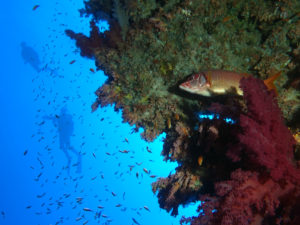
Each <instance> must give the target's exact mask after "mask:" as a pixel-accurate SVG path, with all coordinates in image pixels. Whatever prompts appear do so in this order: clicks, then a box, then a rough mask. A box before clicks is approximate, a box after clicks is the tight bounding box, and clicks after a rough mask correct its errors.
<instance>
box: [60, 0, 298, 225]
mask: <svg viewBox="0 0 300 225" xmlns="http://www.w3.org/2000/svg"><path fill="white" fill-rule="evenodd" d="M80 12H81V15H82V16H89V15H92V16H93V18H92V20H91V22H90V29H91V31H90V35H89V36H85V35H84V34H82V33H75V32H73V31H72V30H66V34H67V35H68V36H69V37H70V38H72V39H74V40H75V41H76V45H77V47H79V48H80V50H81V55H82V56H85V57H89V58H94V59H95V61H96V65H97V67H98V69H102V70H104V72H105V73H106V75H107V76H108V79H107V81H106V83H105V84H104V85H103V86H101V87H99V89H98V90H96V92H95V94H96V95H97V99H96V101H95V103H94V104H93V105H92V111H95V110H96V109H97V108H98V106H102V107H103V106H106V105H109V104H111V105H113V104H115V110H117V111H119V110H121V112H122V116H123V120H124V122H128V123H129V124H131V125H135V126H136V130H138V128H139V127H143V128H144V132H143V133H142V137H143V138H144V139H145V140H147V141H152V140H154V139H155V138H156V137H157V136H158V135H159V134H161V133H162V132H166V138H165V140H164V149H163V151H162V154H163V155H164V158H165V160H166V161H167V160H170V161H177V162H178V163H179V166H178V167H177V169H176V173H175V174H172V175H169V176H168V177H166V178H159V179H158V180H157V181H156V182H154V183H153V184H152V189H153V192H154V193H158V194H157V195H158V201H159V203H160V206H161V208H164V209H165V210H167V211H168V212H171V214H172V215H177V214H178V207H179V205H186V204H188V203H190V202H195V201H198V200H201V201H202V204H201V205H200V207H199V216H198V217H192V218H182V220H181V222H182V223H191V224H239V225H240V224H299V223H300V217H299V215H300V212H299V209H300V205H299V204H300V184H299V180H300V170H299V159H300V157H299V142H298V143H296V141H295V139H294V137H296V136H297V135H298V134H299V127H300V126H299V124H300V123H299V122H300V121H299V118H300V117H299V114H300V110H299V75H300V72H299V68H300V65H299V59H300V58H299V57H300V56H299V52H300V48H299V41H300V20H299V17H300V14H299V12H300V2H299V1H296V0H295V1H263V0H256V1H254V0H253V1H230V0H227V1H213V0H211V1H204V0H203V1H202V0H200V1H192V0H181V1H180V0H172V1H164V0H161V1H156V0H151V1H138V0H102V1H101V0H89V1H86V2H85V9H82V10H80ZM103 19H104V20H107V21H108V23H109V25H110V30H109V31H105V32H104V33H100V32H99V28H98V27H97V25H96V24H97V22H98V21H99V20H103ZM205 69H206V70H207V69H224V70H230V71H237V72H243V73H249V74H253V76H255V77H257V78H254V77H250V78H243V79H242V81H241V88H242V90H243V92H244V95H243V97H238V96H235V95H226V96H222V97H216V98H205V97H200V96H197V95H191V94H188V93H184V92H183V91H180V90H179V88H178V85H179V84H180V83H181V82H182V81H184V80H185V78H186V77H187V76H189V75H191V74H193V73H197V72H199V71H201V70H202V71H203V70H205ZM278 71H281V73H282V75H281V76H280V78H279V79H278V81H277V89H278V96H277V97H275V95H274V93H273V92H271V91H268V90H267V89H266V87H265V86H264V84H263V82H262V81H261V79H265V78H267V77H268V76H270V75H272V74H275V73H277V72H278ZM214 102H218V103H214ZM277 102H278V105H279V107H280V108H279V107H278V105H277ZM202 110H204V111H210V112H212V113H217V114H218V115H223V117H224V118H232V119H233V120H234V121H237V123H234V124H231V123H226V122H225V121H224V120H215V119H214V120H203V121H199V120H197V117H196V116H195V112H201V111H202ZM285 124H288V125H289V129H288V128H287V127H286V125H285ZM293 134H294V137H293Z"/></svg>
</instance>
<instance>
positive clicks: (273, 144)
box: [181, 77, 300, 225]
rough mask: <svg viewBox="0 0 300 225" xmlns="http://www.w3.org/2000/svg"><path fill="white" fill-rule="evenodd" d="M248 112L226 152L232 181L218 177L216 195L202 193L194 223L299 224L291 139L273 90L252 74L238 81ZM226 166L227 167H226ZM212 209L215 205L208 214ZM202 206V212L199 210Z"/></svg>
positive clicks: (299, 176)
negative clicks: (230, 162)
mask: <svg viewBox="0 0 300 225" xmlns="http://www.w3.org/2000/svg"><path fill="white" fill-rule="evenodd" d="M240 84H241V85H240V86H241V89H242V90H243V93H244V100H245V103H246V106H247V112H246V113H243V114H241V115H240V118H239V129H237V130H238V133H236V131H237V130H236V129H234V130H233V133H235V135H236V137H237V141H236V142H234V143H232V145H231V148H230V149H229V150H227V154H226V155H227V156H228V157H229V158H230V159H231V160H232V162H233V164H232V165H231V166H232V168H233V169H232V172H231V174H230V179H229V178H226V177H224V180H223V181H222V180H221V179H222V178H221V177H220V178H218V179H219V180H218V182H215V183H214V189H215V190H214V193H211V194H206V195H203V196H201V197H200V198H199V200H200V201H203V203H202V205H201V206H200V207H199V212H200V214H199V216H198V217H192V218H187V219H186V218H183V219H182V221H181V222H182V223H183V222H190V223H191V224H192V225H198V224H201V225H204V224H207V225H250V224H251V225H260V224H267V225H273V224H285V225H286V224H288V225H294V224H300V217H299V216H297V215H298V214H300V207H299V203H297V202H298V201H299V200H300V170H299V169H297V168H296V166H295V164H294V156H293V151H294V144H295V140H294V139H293V136H292V134H291V132H290V131H289V129H288V128H287V127H286V126H285V125H284V121H283V118H282V115H281V111H280V109H279V107H278V105H277V103H276V99H275V94H274V93H273V92H270V91H268V90H267V88H266V86H265V85H264V83H263V82H262V81H261V80H259V79H255V78H253V77H249V78H243V79H242V80H241V83H240ZM228 167H230V165H228ZM212 209H216V212H215V213H212ZM200 210H203V212H201V211H200Z"/></svg>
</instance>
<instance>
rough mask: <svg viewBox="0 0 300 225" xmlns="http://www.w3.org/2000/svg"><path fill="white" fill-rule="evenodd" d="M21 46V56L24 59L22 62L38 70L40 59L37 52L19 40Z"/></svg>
mask: <svg viewBox="0 0 300 225" xmlns="http://www.w3.org/2000/svg"><path fill="white" fill-rule="evenodd" d="M21 48H22V49H21V56H22V58H23V60H24V63H25V64H26V63H28V64H29V65H31V66H32V68H33V69H34V70H36V71H37V72H40V71H41V68H40V66H41V61H40V58H39V55H38V53H37V52H36V51H35V50H34V49H33V48H32V47H30V46H28V45H26V43H25V42H24V41H23V42H21Z"/></svg>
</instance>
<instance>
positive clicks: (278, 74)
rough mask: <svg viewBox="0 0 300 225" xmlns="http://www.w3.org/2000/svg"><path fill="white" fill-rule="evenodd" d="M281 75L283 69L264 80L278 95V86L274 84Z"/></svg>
mask: <svg viewBox="0 0 300 225" xmlns="http://www.w3.org/2000/svg"><path fill="white" fill-rule="evenodd" d="M280 75H281V71H279V72H278V73H276V74H274V75H272V76H271V77H269V78H268V79H266V80H264V83H265V85H266V86H267V88H268V89H269V90H274V91H275V94H276V95H278V92H277V89H276V86H275V85H274V81H275V80H276V79H277V78H278V77H279V76H280Z"/></svg>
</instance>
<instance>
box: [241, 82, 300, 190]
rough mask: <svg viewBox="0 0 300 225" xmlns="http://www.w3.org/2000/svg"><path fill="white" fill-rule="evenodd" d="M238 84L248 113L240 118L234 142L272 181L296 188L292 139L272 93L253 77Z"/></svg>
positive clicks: (297, 178) (299, 178) (299, 176)
mask: <svg viewBox="0 0 300 225" xmlns="http://www.w3.org/2000/svg"><path fill="white" fill-rule="evenodd" d="M240 83H241V88H242V90H243V92H244V99H245V102H246V105H247V109H248V112H247V114H241V115H240V126H241V128H242V132H241V133H239V134H238V139H239V141H240V143H241V146H242V147H243V149H244V151H245V152H246V154H247V156H248V157H249V160H250V161H251V163H254V164H256V165H259V166H263V167H265V168H267V169H268V170H269V171H270V175H271V177H272V178H273V179H274V180H275V181H278V180H280V179H288V180H290V181H292V182H293V183H295V184H296V183H297V184H298V185H300V173H299V171H298V170H296V169H295V167H294V164H293V157H294V156H293V151H294V145H295V140H294V138H293V136H292V134H291V132H290V131H289V129H288V128H287V127H286V126H285V125H284V121H283V118H282V114H281V111H280V109H279V107H278V105H277V102H276V99H275V95H274V93H273V92H270V91H268V90H267V88H266V86H265V85H264V83H263V82H262V81H261V80H259V79H255V78H253V77H250V78H247V79H245V78H244V79H242V80H241V82H240Z"/></svg>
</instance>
